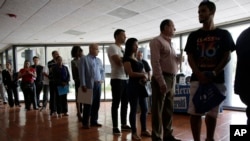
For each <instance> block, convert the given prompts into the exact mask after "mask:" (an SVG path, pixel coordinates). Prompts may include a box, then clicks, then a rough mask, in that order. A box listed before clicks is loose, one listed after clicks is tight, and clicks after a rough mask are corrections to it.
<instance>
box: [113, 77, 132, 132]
mask: <svg viewBox="0 0 250 141" xmlns="http://www.w3.org/2000/svg"><path fill="white" fill-rule="evenodd" d="M127 82H128V81H127V80H121V79H111V82H110V83H111V91H112V106H111V115H112V123H113V128H117V127H118V108H119V105H120V103H121V111H120V112H121V113H120V116H121V124H122V125H126V124H127V110H128V97H127V94H126V87H127Z"/></svg>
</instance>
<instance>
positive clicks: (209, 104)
mask: <svg viewBox="0 0 250 141" xmlns="http://www.w3.org/2000/svg"><path fill="white" fill-rule="evenodd" d="M225 98H226V96H224V95H222V94H221V92H220V91H219V90H218V88H217V87H216V86H215V85H214V84H212V83H210V84H200V86H199V88H198V89H197V91H196V93H195V95H194V97H193V99H192V100H193V103H194V106H195V111H196V112H197V113H205V112H208V111H209V110H211V109H212V108H214V107H216V106H218V105H219V104H220V103H221V102H222V101H223V100H224V99H225Z"/></svg>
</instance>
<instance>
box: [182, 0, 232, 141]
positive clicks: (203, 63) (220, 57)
mask: <svg viewBox="0 0 250 141" xmlns="http://www.w3.org/2000/svg"><path fill="white" fill-rule="evenodd" d="M215 11H216V6H215V4H214V3H213V2H210V1H202V2H201V3H200V4H199V8H198V14H199V22H200V23H202V24H203V27H202V28H200V29H198V30H196V31H194V32H192V33H190V35H189V36H188V40H187V43H186V47H185V49H184V51H185V52H186V53H187V56H188V63H189V65H190V67H191V69H192V75H191V80H190V99H189V107H188V113H189V114H190V124H191V130H192V134H193V138H194V141H200V140H201V139H200V136H201V126H202V116H204V115H205V124H206V129H207V134H206V135H207V137H206V141H214V132H215V128H216V121H217V117H218V113H219V109H220V104H219V105H218V106H216V107H214V108H212V109H211V110H210V111H208V112H206V113H197V112H196V111H195V106H194V103H193V100H192V99H193V97H194V95H195V93H196V91H197V89H198V87H199V86H200V85H201V84H211V83H212V84H214V85H215V86H216V87H217V88H218V90H219V91H220V92H221V94H223V95H225V91H226V87H225V85H224V82H225V78H224V77H225V76H224V68H225V66H226V65H227V63H228V62H229V61H230V54H231V51H233V50H235V44H234V41H233V39H232V37H231V34H230V33H229V32H228V31H227V30H223V29H220V28H217V27H215V25H214V21H213V19H214V14H215Z"/></svg>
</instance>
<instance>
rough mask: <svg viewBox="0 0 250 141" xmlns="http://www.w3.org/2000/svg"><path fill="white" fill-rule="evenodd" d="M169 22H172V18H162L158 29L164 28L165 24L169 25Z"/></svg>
mask: <svg viewBox="0 0 250 141" xmlns="http://www.w3.org/2000/svg"><path fill="white" fill-rule="evenodd" d="M170 22H172V20H170V19H165V20H163V21H162V22H161V25H160V30H161V31H163V30H164V28H165V26H166V25H169V24H170Z"/></svg>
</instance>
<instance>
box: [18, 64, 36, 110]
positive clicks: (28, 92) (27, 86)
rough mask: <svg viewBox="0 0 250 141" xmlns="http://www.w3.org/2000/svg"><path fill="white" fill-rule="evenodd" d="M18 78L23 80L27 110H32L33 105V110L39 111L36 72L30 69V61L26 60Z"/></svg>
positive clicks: (22, 85)
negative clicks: (35, 81) (35, 82)
mask: <svg viewBox="0 0 250 141" xmlns="http://www.w3.org/2000/svg"><path fill="white" fill-rule="evenodd" d="M18 78H21V79H22V81H21V89H22V91H23V95H24V102H25V109H26V110H28V111H29V110H30V105H31V103H32V105H33V109H34V110H37V109H38V108H37V103H36V93H35V84H34V80H35V79H36V70H35V69H34V68H31V67H30V61H29V60H25V61H24V66H23V68H22V69H20V71H19V73H18Z"/></svg>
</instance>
